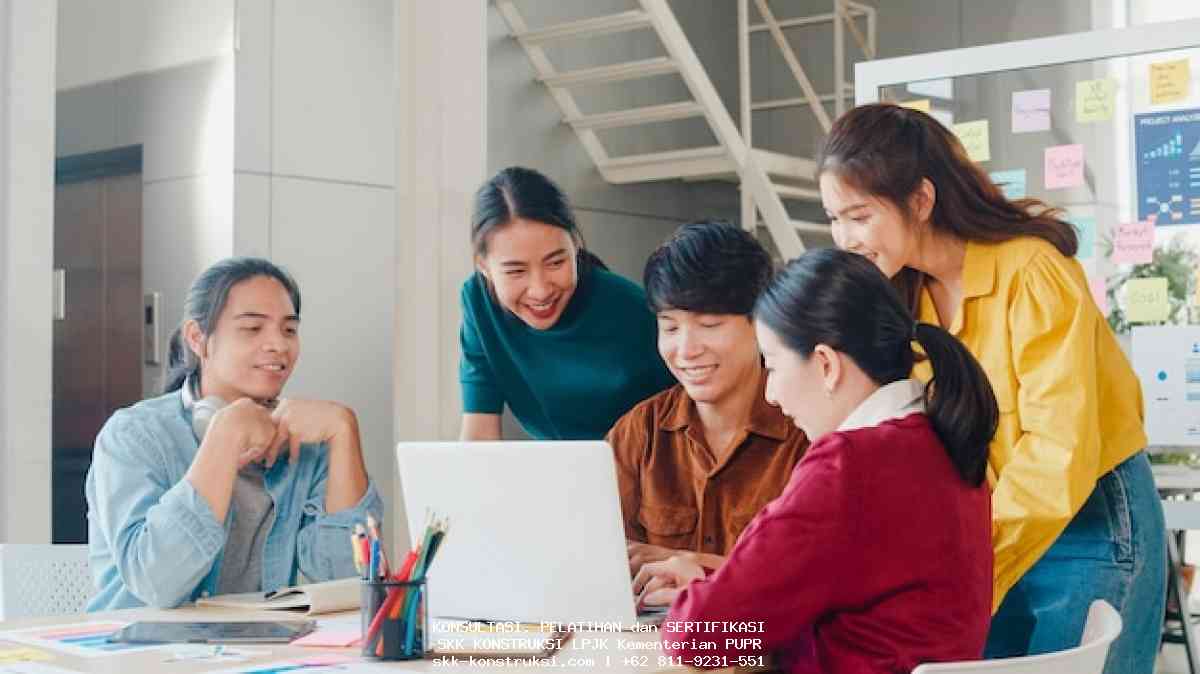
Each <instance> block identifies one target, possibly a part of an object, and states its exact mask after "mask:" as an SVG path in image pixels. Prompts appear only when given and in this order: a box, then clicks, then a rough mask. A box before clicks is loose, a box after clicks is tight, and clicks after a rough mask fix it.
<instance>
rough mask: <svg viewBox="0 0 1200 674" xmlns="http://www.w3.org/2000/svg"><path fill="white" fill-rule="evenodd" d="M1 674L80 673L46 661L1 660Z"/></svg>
mask: <svg viewBox="0 0 1200 674" xmlns="http://www.w3.org/2000/svg"><path fill="white" fill-rule="evenodd" d="M0 674H79V672H77V671H75V670H73V669H63V668H62V667H56V666H54V665H47V664H46V663H44V662H7V663H5V662H0Z"/></svg>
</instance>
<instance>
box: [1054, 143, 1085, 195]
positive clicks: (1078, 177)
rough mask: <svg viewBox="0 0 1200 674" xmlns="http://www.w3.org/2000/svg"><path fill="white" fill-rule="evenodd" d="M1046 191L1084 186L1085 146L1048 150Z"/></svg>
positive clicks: (1068, 146) (1056, 147)
mask: <svg viewBox="0 0 1200 674" xmlns="http://www.w3.org/2000/svg"><path fill="white" fill-rule="evenodd" d="M1045 164H1046V166H1045V169H1046V189H1048V190H1058V189H1062V188H1064V187H1078V186H1079V185H1082V184H1083V146H1082V145H1055V146H1052V147H1048V148H1046V162H1045Z"/></svg>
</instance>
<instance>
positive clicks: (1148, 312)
mask: <svg viewBox="0 0 1200 674" xmlns="http://www.w3.org/2000/svg"><path fill="white" fill-rule="evenodd" d="M1123 290H1124V295H1125V298H1124V299H1125V317H1126V318H1127V319H1128V320H1129V322H1130V323H1159V322H1162V321H1165V320H1167V318H1168V317H1169V316H1170V315H1171V304H1170V302H1168V301H1167V279H1166V278H1165V277H1163V276H1155V277H1152V278H1131V279H1129V280H1128V281H1126V282H1125V287H1124V289H1123Z"/></svg>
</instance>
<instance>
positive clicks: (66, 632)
mask: <svg viewBox="0 0 1200 674" xmlns="http://www.w3.org/2000/svg"><path fill="white" fill-rule="evenodd" d="M127 624H128V623H124V622H119V621H106V622H82V623H71V624H67V625H48V626H44V627H33V628H29V629H23V630H14V631H12V632H0V640H2V641H15V642H17V643H22V644H28V645H30V646H37V647H38V648H44V649H47V650H51V651H55V652H58V653H68V654H70V655H74V656H78V657H81V658H101V657H111V656H114V655H123V654H125V653H129V652H132V651H145V650H151V649H155V648H162V647H163V646H162V644H125V643H120V644H114V643H109V641H108V638H109V637H110V636H112V635H113V634H115V633H116V632H117V630H119V629H121V628H122V627H124V626H125V625H127Z"/></svg>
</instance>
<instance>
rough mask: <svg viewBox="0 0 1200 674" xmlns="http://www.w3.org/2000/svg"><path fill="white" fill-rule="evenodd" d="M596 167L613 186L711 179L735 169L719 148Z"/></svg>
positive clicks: (654, 155)
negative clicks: (614, 184)
mask: <svg viewBox="0 0 1200 674" xmlns="http://www.w3.org/2000/svg"><path fill="white" fill-rule="evenodd" d="M599 168H600V173H601V174H603V175H604V178H605V179H606V180H608V181H609V182H611V183H616V184H626V183H635V182H645V181H652V180H671V179H677V178H691V177H698V176H712V175H716V174H720V173H726V172H732V171H734V170H735V169H734V166H733V160H732V159H730V158H729V155H728V154H726V152H725V148H723V147H721V146H720V145H716V146H711V147H696V148H689V149H686V150H671V151H669V152H651V153H647V154H635V155H626V156H624V157H614V158H612V159H608V160H606V161H604V162H601V163H600V166H599Z"/></svg>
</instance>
